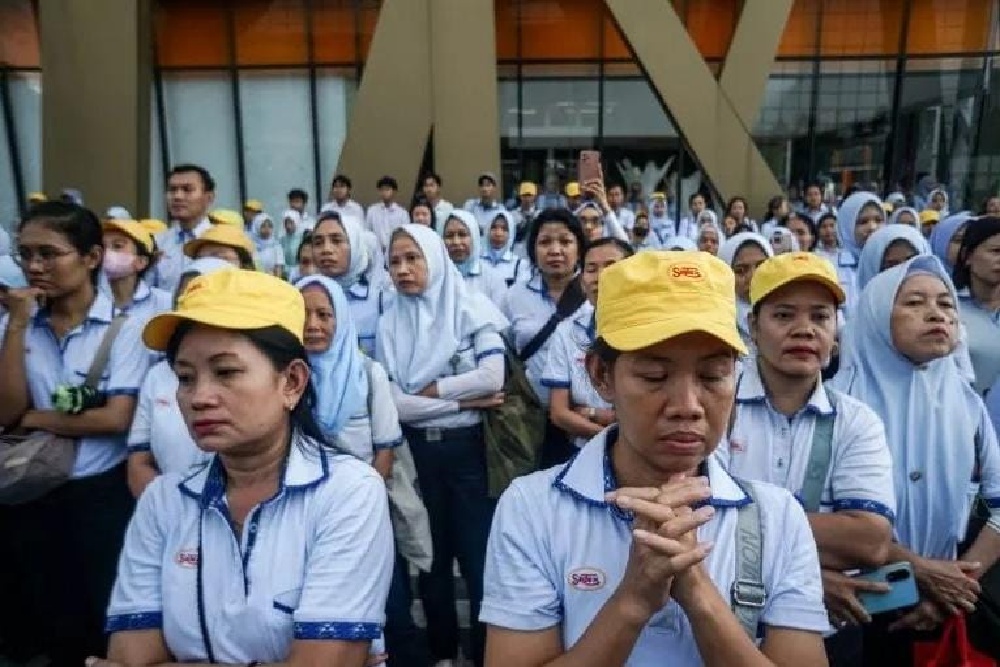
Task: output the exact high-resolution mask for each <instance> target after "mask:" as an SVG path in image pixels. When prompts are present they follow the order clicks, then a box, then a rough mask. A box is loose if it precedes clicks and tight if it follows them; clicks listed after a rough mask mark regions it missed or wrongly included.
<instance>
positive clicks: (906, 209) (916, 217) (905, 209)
mask: <svg viewBox="0 0 1000 667" xmlns="http://www.w3.org/2000/svg"><path fill="white" fill-rule="evenodd" d="M904 213H909V214H910V215H912V216H913V223H912V224H910V223H906V222H900V221H899V216H901V215H903V214H904ZM889 224H890V225H907V226H908V227H913V228H914V229H918V228H919V227H920V214H919V213H917V209H915V208H913V207H912V206H901V207H899V208H897V209H896V210H895V211H893V212H892V217H890V218H889ZM866 245H867V244H866Z"/></svg>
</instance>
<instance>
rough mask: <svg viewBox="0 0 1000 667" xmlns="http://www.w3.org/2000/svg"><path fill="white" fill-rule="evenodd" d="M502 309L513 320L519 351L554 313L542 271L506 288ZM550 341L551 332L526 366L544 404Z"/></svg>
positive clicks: (531, 381)
mask: <svg viewBox="0 0 1000 667" xmlns="http://www.w3.org/2000/svg"><path fill="white" fill-rule="evenodd" d="M500 310H501V311H503V314H504V316H505V317H506V318H507V319H508V320H509V321H510V328H511V331H512V332H513V333H514V345H515V347H516V348H517V350H518V352H520V351H521V350H523V349H524V347H525V346H526V345H527V344H528V343H529V342H530V341H531V339H532V338H534V337H535V334H537V333H538V332H539V331H540V330H541V329H542V327H543V326H545V323H546V322H548V321H549V318H550V317H552V316H553V315H555V313H556V303H555V301H553V300H552V299H551V298H550V297H549V293H548V291H547V290H546V289H545V282H544V281H543V279H542V275H541V274H540V273H538V272H537V271H536V272H535V273H534V274H533V275H532V276H531V278H530V279H528V280H527V281H526V282H523V283H517V284H515V285H514V286H512V287H511V288H510V289H509V290H507V294H506V296H505V297H504V300H503V303H502V304H501V306H500ZM553 335H554V334H553ZM550 345H552V336H549V339H548V340H547V341H545V344H544V345H542V346H541V347H540V348H539V349H538V351H537V352H535V354H533V355H532V356H531V358H530V359H528V363H527V364H525V369H524V370H525V375H527V377H528V381H529V382H530V383H531V387H532V389H534V390H535V393H536V394H537V395H538V398H539V400H541V402H542V405H548V404H549V390H548V388H547V387H546V386H545V385H543V384H542V372H543V371H544V370H545V358H546V356H547V355H548V352H549V346H550Z"/></svg>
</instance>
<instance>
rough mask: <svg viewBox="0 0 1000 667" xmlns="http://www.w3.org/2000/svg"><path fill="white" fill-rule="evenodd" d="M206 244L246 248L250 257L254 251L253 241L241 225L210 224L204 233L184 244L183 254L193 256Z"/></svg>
mask: <svg viewBox="0 0 1000 667" xmlns="http://www.w3.org/2000/svg"><path fill="white" fill-rule="evenodd" d="M208 244H215V245H224V246H229V247H230V248H240V249H242V250H246V251H247V252H248V253H249V254H250V256H251V257H253V253H254V250H255V248H254V245H253V241H251V240H250V237H249V236H247V235H246V232H244V231H243V227H242V226H240V227H236V226H234V225H212V226H211V227H209V228H208V229H206V230H205V233H204V234H202V235H201V236H199V237H198V238H196V239H193V240H191V241H188V242H187V243H185V244H184V254H185V255H187V256H188V257H191V258H194V257H196V256H197V255H198V251H199V250H201V249H202V248H203V247H204V246H206V245H208Z"/></svg>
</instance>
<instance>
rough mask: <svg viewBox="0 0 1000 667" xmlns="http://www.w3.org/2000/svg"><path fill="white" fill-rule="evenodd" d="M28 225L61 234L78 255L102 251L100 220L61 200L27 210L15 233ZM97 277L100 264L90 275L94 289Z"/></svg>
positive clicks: (81, 207)
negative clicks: (96, 248)
mask: <svg viewBox="0 0 1000 667" xmlns="http://www.w3.org/2000/svg"><path fill="white" fill-rule="evenodd" d="M30 224H36V225H42V226H43V227H45V228H46V229H48V230H51V231H53V232H56V233H57V234H61V235H62V236H64V237H65V238H66V240H67V241H69V244H70V245H71V246H73V249H74V250H76V251H77V252H78V253H80V254H81V255H86V254H87V253H89V252H90V251H92V250H93V249H94V248H95V247H98V248H100V249H101V250H104V230H103V229H102V227H101V221H100V220H99V219H98V218H97V216H96V215H94V212H93V211H91V210H90V209H89V208H84V207H83V206H78V205H77V204H72V203H69V202H64V201H61V200H52V201H44V202H41V203H40V204H37V205H35V206H32V207H31V208H30V209H28V213H27V215H25V216H24V219H22V220H21V224H20V225H18V227H17V231H18V233H19V234H20V233H21V232H23V231H24V228H25V227H27V226H28V225H30ZM102 257H103V256H102ZM100 275H101V263H100V262H98V264H97V266H95V267H94V270H93V271H91V272H90V280H91V282H92V283H93V284H94V285H95V286H96V285H97V281H98V278H99V277H100Z"/></svg>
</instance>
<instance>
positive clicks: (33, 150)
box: [0, 0, 1000, 224]
mask: <svg viewBox="0 0 1000 667" xmlns="http://www.w3.org/2000/svg"><path fill="white" fill-rule="evenodd" d="M754 1H756V0H754ZM765 1H766V0H765ZM494 4H495V31H496V50H497V80H496V81H483V82H482V84H483V85H496V86H497V90H498V103H499V109H498V113H499V128H498V131H499V142H500V148H501V161H502V165H501V166H502V175H503V181H504V189H505V192H506V193H510V192H512V191H513V189H514V187H515V185H516V183H517V182H518V181H519V180H522V179H530V180H534V181H538V182H542V181H544V180H546V179H554V178H558V179H560V180H563V181H564V180H566V179H569V178H572V177H573V176H574V174H573V170H574V168H575V163H576V157H577V154H578V152H579V150H580V149H582V148H597V149H599V150H601V151H602V152H603V153H604V156H605V162H606V164H607V165H608V166H609V168H610V169H611V172H612V173H611V174H610V176H612V177H615V178H617V179H620V180H624V181H633V180H639V181H641V182H642V183H643V184H644V185H645V187H646V188H647V191H648V190H650V189H653V188H659V187H664V188H666V189H667V190H668V192H669V193H670V195H671V197H672V198H673V199H675V200H677V201H683V200H684V199H685V198H686V196H687V194H689V193H690V192H693V191H694V190H696V189H698V188H706V187H707V188H708V189H709V190H710V191H711V190H712V187H711V185H712V184H711V174H704V173H702V170H701V169H700V167H699V165H698V164H697V161H696V160H695V159H694V157H693V156H692V155H691V154H690V152H689V151H688V150H686V148H685V142H684V138H683V134H682V133H681V132H678V130H677V128H676V127H675V125H674V123H673V122H672V120H671V116H670V113H669V109H666V108H664V105H663V104H661V102H660V100H659V98H658V97H657V95H656V94H655V92H654V90H653V88H652V87H651V86H650V85H649V83H648V81H647V78H646V76H645V75H644V72H643V68H642V66H641V64H640V62H639V61H638V59H637V58H636V57H635V56H634V54H633V53H632V50H631V48H630V46H629V43H628V40H627V39H626V38H625V37H624V36H623V35H622V34H621V32H620V30H619V29H618V27H617V25H616V24H615V21H614V19H613V17H612V15H611V13H610V11H609V10H608V9H607V7H606V6H605V3H604V2H603V0H496V1H495V3H494ZM672 4H673V6H674V9H675V10H676V12H677V14H678V16H679V17H680V19H681V20H682V21H683V22H684V24H685V26H686V28H687V30H688V33H689V35H690V36H691V38H692V40H693V42H694V43H695V44H696V45H697V47H698V49H699V51H700V52H701V54H702V56H703V57H704V58H705V60H706V62H707V63H708V64H709V66H710V68H711V69H712V71H713V72H715V73H716V74H718V72H719V70H720V69H721V65H722V63H723V61H724V59H725V56H726V52H727V50H728V48H729V44H730V40H731V39H732V36H733V33H734V31H735V28H736V25H737V22H738V21H739V17H740V13H741V11H742V7H743V0H672ZM998 4H1000V3H998V2H997V1H996V0H795V3H794V7H793V9H792V12H791V15H790V16H789V18H788V20H787V22H786V24H785V27H784V32H783V36H782V39H781V43H780V47H779V49H778V53H777V55H776V58H775V61H774V63H773V66H772V69H771V72H770V76H769V79H768V82H767V87H766V92H765V95H764V98H763V103H762V104H761V107H760V110H759V113H758V114H757V116H756V121H755V123H754V125H753V129H752V136H753V138H754V140H755V142H756V144H757V146H758V147H759V149H760V150H761V152H762V154H763V156H764V158H765V159H766V161H767V163H768V164H769V165H770V167H771V169H772V170H773V172H774V175H775V176H776V178H777V179H778V181H779V182H780V183H781V184H783V185H785V186H787V187H789V188H791V189H792V190H793V191H794V190H795V189H797V188H800V187H801V186H802V185H803V184H804V183H805V182H807V181H808V180H810V179H813V178H817V177H819V178H823V179H826V180H828V181H829V182H831V183H832V184H834V186H835V187H837V188H838V189H841V190H842V189H843V188H846V187H847V186H849V185H850V184H852V183H856V182H862V183H877V184H878V186H879V187H880V188H881V189H882V190H883V191H887V190H892V189H896V188H897V187H899V188H902V189H909V188H912V186H913V184H914V183H915V182H916V181H917V180H919V178H920V177H921V176H923V175H924V174H928V175H930V176H932V177H933V178H934V179H935V180H937V181H939V182H942V183H946V184H947V185H948V189H949V191H950V193H951V195H952V197H953V199H954V200H955V202H954V203H953V205H952V208H953V209H954V208H959V207H962V208H964V207H978V205H979V202H980V201H981V200H982V199H983V198H984V197H985V196H986V195H987V194H995V193H997V192H998V191H1000V9H998ZM381 5H382V2H381V1H380V0H229V1H225V0H154V2H153V26H152V30H153V39H152V43H153V50H154V62H155V67H154V75H153V84H152V88H153V89H152V91H151V95H152V104H151V105H150V106H151V111H152V118H151V123H150V128H151V130H150V142H151V144H150V146H151V150H150V161H151V162H150V192H151V195H150V202H149V210H148V211H137V212H134V213H136V214H137V215H140V214H141V215H145V214H152V215H162V214H163V204H162V202H161V195H160V193H161V192H162V179H163V173H164V170H165V169H167V168H168V167H169V165H171V164H175V163H179V162H196V163H199V164H203V165H204V166H206V167H207V168H208V169H209V170H210V171H211V172H212V173H213V174H214V175H215V176H216V180H217V181H218V184H219V187H218V192H217V201H218V203H219V205H220V206H228V207H236V206H237V205H238V202H240V201H241V200H244V199H246V198H249V197H254V198H257V199H261V200H263V201H264V202H265V204H266V205H267V207H268V208H269V210H272V211H276V210H280V208H283V202H284V195H285V193H286V192H287V190H288V189H289V188H291V187H302V188H304V189H305V190H307V191H308V192H309V193H310V196H311V198H312V200H313V201H315V200H316V199H323V198H324V197H325V195H326V188H327V184H328V183H329V180H330V178H331V176H332V174H333V173H334V172H335V170H336V167H337V163H338V159H339V157H340V152H341V147H342V146H343V143H344V139H345V136H346V133H347V132H348V119H349V115H350V110H351V107H352V102H353V99H354V96H355V93H356V91H357V88H358V83H359V81H360V79H361V74H362V72H363V69H364V66H365V61H366V57H367V55H368V50H369V46H370V44H371V41H372V36H373V34H374V31H375V26H376V24H377V22H378V16H379V11H380V9H381ZM37 15H38V12H37V6H36V4H35V3H33V2H31V1H30V0H0V26H3V28H2V30H0V220H2V221H3V222H4V223H5V224H9V223H10V222H11V221H13V220H14V219H16V218H17V216H18V213H19V211H20V206H22V205H23V204H20V202H23V200H24V199H25V198H26V196H27V194H28V193H29V192H31V191H34V190H41V189H43V183H42V170H41V138H40V137H41V126H42V123H41V95H42V94H43V86H44V72H43V71H42V70H41V67H40V56H39V40H38V20H37ZM776 20H777V19H776ZM412 37H413V39H426V37H425V36H424V35H421V34H416V33H415V34H413V36H412ZM676 85H678V86H682V87H683V86H684V73H683V72H679V73H678V76H677V83H676ZM473 94H474V91H473ZM490 131H492V130H490ZM373 159H377V157H373ZM425 164H426V165H427V166H433V151H432V150H428V152H427V155H426V156H425ZM473 177H474V175H473V174H470V175H469V178H470V179H471V178H473ZM60 185H61V184H60ZM403 188H404V190H407V189H408V186H407V184H404V185H403ZM446 190H447V188H446ZM446 194H448V193H447V192H446Z"/></svg>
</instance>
